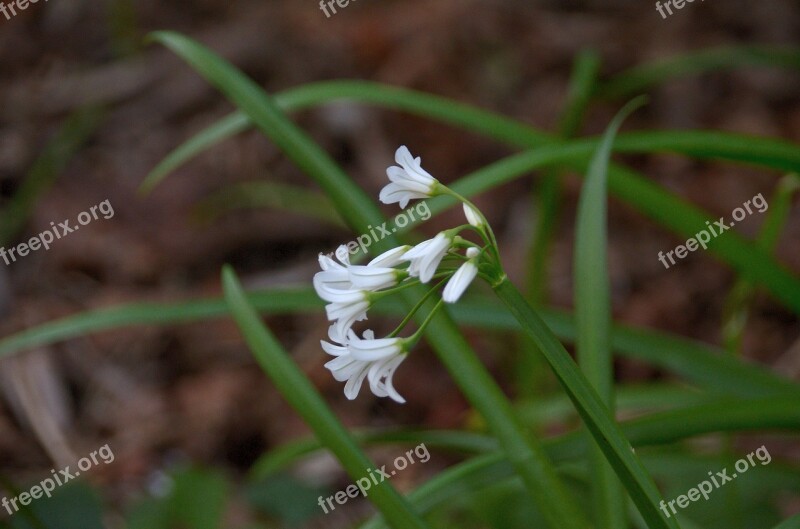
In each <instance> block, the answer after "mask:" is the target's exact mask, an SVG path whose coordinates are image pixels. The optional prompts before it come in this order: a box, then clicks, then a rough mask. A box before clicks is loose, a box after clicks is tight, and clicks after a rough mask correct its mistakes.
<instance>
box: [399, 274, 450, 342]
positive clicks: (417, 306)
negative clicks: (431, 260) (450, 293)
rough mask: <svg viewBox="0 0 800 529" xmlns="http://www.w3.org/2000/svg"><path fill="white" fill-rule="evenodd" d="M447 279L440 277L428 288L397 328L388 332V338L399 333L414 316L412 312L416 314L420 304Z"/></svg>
mask: <svg viewBox="0 0 800 529" xmlns="http://www.w3.org/2000/svg"><path fill="white" fill-rule="evenodd" d="M447 279H448V278H447V277H446V278H444V279H442V280H441V281H439V282H438V283H437V284H436V286H435V287H433V288H431V289H430V290H428V292H426V293H425V295H424V296H422V298H420V300H419V301H418V302H417V304H416V305H414V307H413V308H412V309H411V310H410V311H409V312H408V314H406V317H405V318H403V321H401V322H400V325H398V326H397V328H396V329H395V330H393V331H392V332H391V333H390V334H389V336H388V338H394V337H395V336H397V335H398V334H399V333H400V331H402V330H403V328H404V327H405V326H406V325H407V324H408V322H409V321H411V318H413V317H414V314H416V313H417V311H418V310H419V309H420V307H422V306H423V305H424V304H425V302H426V301H427V300H428V299H429V298H430V297H431V296H432V295H433V294H434V293H435V292H437V291H438V290H439V287H440V286H442V285H443V284H444V282H445V281H447Z"/></svg>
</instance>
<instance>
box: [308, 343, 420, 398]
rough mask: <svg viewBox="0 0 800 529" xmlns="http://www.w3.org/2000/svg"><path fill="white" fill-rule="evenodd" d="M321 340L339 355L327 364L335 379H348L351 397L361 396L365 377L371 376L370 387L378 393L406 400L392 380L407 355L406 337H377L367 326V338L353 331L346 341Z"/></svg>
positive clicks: (346, 390)
mask: <svg viewBox="0 0 800 529" xmlns="http://www.w3.org/2000/svg"><path fill="white" fill-rule="evenodd" d="M332 334H335V332H332ZM320 343H321V344H322V348H323V349H324V350H325V352H327V353H328V354H330V355H331V356H334V357H335V358H334V359H333V360H330V361H329V362H327V363H326V364H325V367H326V368H327V369H328V370H330V371H331V374H332V375H333V378H334V379H336V380H337V381H339V382H345V381H346V384H345V388H344V394H345V396H346V397H347V398H348V399H350V400H353V399H355V398H356V396H358V392H359V391H360V389H361V385H362V384H363V382H364V379H365V378H368V380H369V385H370V389H371V390H372V392H373V393H374V394H375V395H376V396H378V397H390V398H391V399H393V400H395V401H397V402H400V403H404V402H405V399H404V398H403V397H402V396H401V395H400V394H399V393H398V392H397V391H396V390H395V389H394V385H393V384H392V377H393V376H394V373H395V371H396V370H397V368H398V366H399V365H400V364H401V363H402V361H403V360H404V359H405V357H406V351H405V349H404V348H403V345H402V338H379V339H375V334H374V333H373V332H372V331H371V330H366V331H364V334H363V338H359V337H358V336H357V335H356V334H355V333H354V332H353V331H350V332H349V333H348V337H347V344H346V345H334V344H331V343H328V342H325V341H321V342H320Z"/></svg>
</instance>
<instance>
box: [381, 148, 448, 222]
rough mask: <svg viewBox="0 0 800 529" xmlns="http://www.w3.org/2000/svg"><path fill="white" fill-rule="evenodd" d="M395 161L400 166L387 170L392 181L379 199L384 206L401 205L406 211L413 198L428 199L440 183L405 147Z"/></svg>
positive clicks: (382, 191)
mask: <svg viewBox="0 0 800 529" xmlns="http://www.w3.org/2000/svg"><path fill="white" fill-rule="evenodd" d="M394 159H395V161H396V162H397V163H398V164H399V165H400V167H397V166H396V165H393V166H391V167H389V168H388V169H386V176H388V177H389V180H390V181H391V183H390V184H388V185H386V187H384V188H383V189H381V193H380V195H379V197H378V198H379V199H380V201H381V202H383V203H384V204H394V203H395V202H399V203H400V207H401V208H403V209H405V207H406V206H407V205H408V201H409V200H411V199H412V198H428V197H430V196H433V195H432V192H433V189H434V187H435V186H436V184H437V183H438V181H437V180H436V179H435V178H434V177H432V176H431V175H430V174H428V172H427V171H425V169H423V168H422V165H421V163H422V160H421V158H419V157H417V158H414V157H413V156H411V152H409V150H408V148H407V147H406V146H405V145H403V146H401V147H400V148H399V149H397V152H395V153H394Z"/></svg>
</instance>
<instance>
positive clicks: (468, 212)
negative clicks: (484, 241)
mask: <svg viewBox="0 0 800 529" xmlns="http://www.w3.org/2000/svg"><path fill="white" fill-rule="evenodd" d="M464 216H465V217H467V222H469V223H470V224H471V225H473V226H475V227H476V228H479V227H480V226H482V225H483V221H482V220H481V216H480V215H478V212H477V211H475V210H474V209H473V208H472V206H470V205H469V204H467V203H466V202H465V203H464Z"/></svg>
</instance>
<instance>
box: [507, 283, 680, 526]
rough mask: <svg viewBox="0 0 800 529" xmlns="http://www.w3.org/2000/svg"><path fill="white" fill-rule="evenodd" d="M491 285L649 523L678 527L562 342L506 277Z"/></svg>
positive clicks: (628, 443) (650, 524)
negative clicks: (667, 515) (665, 512)
mask: <svg viewBox="0 0 800 529" xmlns="http://www.w3.org/2000/svg"><path fill="white" fill-rule="evenodd" d="M492 287H493V288H494V290H495V293H496V294H497V296H498V297H499V298H500V299H501V300H502V301H503V303H505V304H506V306H507V307H508V309H509V311H510V312H511V314H512V315H513V316H514V317H515V318H516V319H517V321H518V322H519V323H520V325H521V326H522V328H523V330H524V331H525V332H526V333H527V334H528V336H530V337H531V338H532V339H533V341H534V342H535V343H536V345H537V346H538V347H539V349H540V350H541V351H542V353H543V354H544V356H545V358H546V359H547V361H548V363H549V364H550V366H551V367H552V369H553V371H554V372H555V374H556V377H557V378H558V380H559V381H560V382H561V384H562V386H563V387H564V390H565V391H566V392H567V395H568V396H569V398H570V399H571V400H572V402H573V404H574V405H575V408H576V410H577V411H578V413H579V414H580V415H581V418H582V419H583V421H584V422H585V423H586V426H587V428H588V429H589V431H590V432H591V434H592V436H593V437H594V440H595V442H596V443H597V445H598V446H599V447H600V449H601V450H602V451H603V454H605V456H606V459H607V460H608V462H609V463H610V464H611V466H612V467H613V468H614V471H615V472H616V473H617V476H619V478H620V481H622V483H623V485H624V486H625V488H626V489H627V491H628V494H630V496H631V498H632V499H633V502H634V504H635V505H636V507H637V508H638V509H639V512H640V513H641V515H642V517H643V518H644V519H645V521H646V522H647V523H648V525H649V527H650V528H651V529H666V528H673V529H674V528H676V527H678V525H677V522H675V520H674V518H671V519H669V520H666V519H665V518H664V516H663V515H662V514H661V512H660V511H659V507H658V505H659V502H660V501H661V498H660V495H659V492H658V489H657V488H656V486H655V483H653V480H652V478H651V477H650V476H649V475H648V474H647V471H646V470H645V469H644V467H643V466H642V463H641V462H640V461H639V459H638V457H636V455H635V454H634V452H633V448H632V447H631V444H630V442H628V440H627V439H626V438H625V436H624V435H623V433H622V431H621V430H620V428H619V426H618V425H617V424H616V422H614V420H613V419H612V418H611V415H610V412H609V410H608V408H607V407H606V406H605V405H604V404H603V402H602V401H601V400H600V397H599V395H598V394H597V392H596V391H595V390H594V389H593V388H592V387H591V385H590V384H589V381H588V380H587V379H586V377H585V376H584V375H583V373H581V372H580V370H579V369H578V366H577V365H576V364H575V362H574V361H573V360H572V358H571V357H570V355H569V353H568V352H567V350H566V349H564V346H563V345H561V342H559V341H558V339H557V338H556V337H555V336H554V335H553V332H552V331H551V330H550V328H549V327H547V325H546V324H545V323H544V322H543V321H542V319H541V318H540V317H539V315H538V314H536V312H535V311H534V310H533V309H532V308H531V306H530V305H529V304H528V302H527V301H525V298H524V297H523V296H522V294H520V292H519V290H517V288H516V287H515V286H514V285H513V284H512V283H511V282H510V281H508V279H507V278H505V277H499V278H498V279H497V280H496V281H495V282H494V283H493V284H492Z"/></svg>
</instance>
